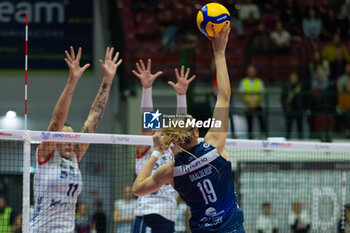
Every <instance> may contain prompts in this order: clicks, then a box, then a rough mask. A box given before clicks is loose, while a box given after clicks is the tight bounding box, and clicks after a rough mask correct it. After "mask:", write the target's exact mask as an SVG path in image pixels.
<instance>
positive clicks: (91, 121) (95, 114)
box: [83, 78, 112, 133]
mask: <svg viewBox="0 0 350 233" xmlns="http://www.w3.org/2000/svg"><path fill="white" fill-rule="evenodd" d="M111 85H112V83H111V82H110V81H109V80H108V79H106V78H103V80H102V83H101V85H100V88H99V90H98V93H97V95H96V97H95V100H94V102H93V103H92V105H91V108H90V112H89V116H88V118H87V120H86V122H85V124H84V127H83V132H85V133H93V132H95V131H96V129H97V127H98V125H99V123H100V121H101V119H102V116H103V113H104V111H105V109H106V105H107V102H108V97H109V92H110V89H111Z"/></svg>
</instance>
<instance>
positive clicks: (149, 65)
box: [147, 58, 152, 72]
mask: <svg viewBox="0 0 350 233" xmlns="http://www.w3.org/2000/svg"><path fill="white" fill-rule="evenodd" d="M151 66H152V61H151V59H150V58H148V60H147V70H149V72H151Z"/></svg>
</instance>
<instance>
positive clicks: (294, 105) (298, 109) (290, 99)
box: [281, 73, 303, 139]
mask: <svg viewBox="0 0 350 233" xmlns="http://www.w3.org/2000/svg"><path fill="white" fill-rule="evenodd" d="M282 90H283V92H282V96H281V102H282V106H283V110H284V114H285V120H286V130H287V131H286V138H287V139H289V138H290V133H291V130H292V124H293V121H294V120H296V122H297V128H298V136H299V139H302V138H303V96H302V90H303V87H302V85H301V83H300V82H299V76H298V75H297V74H296V73H291V74H290V75H289V82H288V83H287V84H286V85H285V86H284V87H283V89H282Z"/></svg>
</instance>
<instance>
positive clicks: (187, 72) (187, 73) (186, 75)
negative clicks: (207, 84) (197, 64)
mask: <svg viewBox="0 0 350 233" xmlns="http://www.w3.org/2000/svg"><path fill="white" fill-rule="evenodd" d="M189 74H190V68H187V69H186V73H185V79H187V78H188V75H189Z"/></svg>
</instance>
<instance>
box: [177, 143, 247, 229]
mask: <svg viewBox="0 0 350 233" xmlns="http://www.w3.org/2000/svg"><path fill="white" fill-rule="evenodd" d="M189 152H190V153H192V154H193V155H194V156H195V157H197V159H196V158H195V157H194V156H192V155H190V154H188V153H187V152H181V153H179V154H177V155H176V156H175V167H174V188H175V190H176V191H177V192H178V193H179V194H180V196H181V197H182V199H184V200H185V201H186V203H187V205H188V206H189V207H190V208H191V219H190V221H189V225H190V228H191V231H192V232H193V233H195V232H200V233H206V232H208V233H209V232H228V231H230V230H233V229H236V228H237V227H239V226H241V225H242V223H243V212H242V210H241V208H240V207H239V206H238V204H237V200H236V193H235V190H234V186H233V174H232V167H231V163H230V162H229V161H227V160H226V159H224V158H223V157H221V155H220V154H219V152H218V151H217V150H216V148H215V147H213V146H212V145H209V144H208V143H205V142H201V143H199V144H198V145H196V146H195V147H193V148H192V149H191V150H190V151H189Z"/></svg>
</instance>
